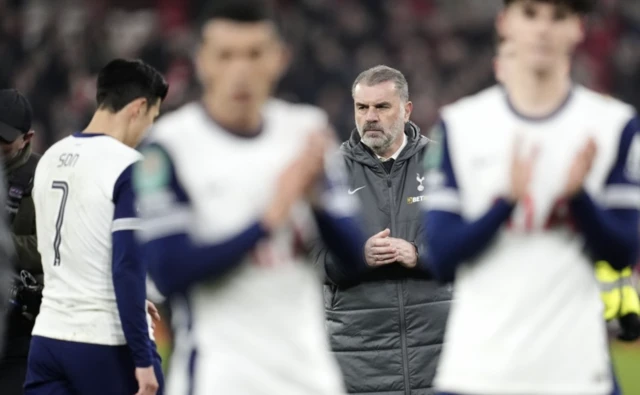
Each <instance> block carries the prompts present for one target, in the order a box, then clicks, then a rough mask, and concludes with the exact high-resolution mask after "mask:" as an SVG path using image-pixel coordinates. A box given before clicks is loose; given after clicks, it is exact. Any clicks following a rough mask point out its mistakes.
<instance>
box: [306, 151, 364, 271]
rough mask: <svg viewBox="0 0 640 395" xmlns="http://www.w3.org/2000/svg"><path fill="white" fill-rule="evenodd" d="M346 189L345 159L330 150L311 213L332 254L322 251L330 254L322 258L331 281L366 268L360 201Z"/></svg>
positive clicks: (338, 153) (337, 152)
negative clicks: (312, 212)
mask: <svg viewBox="0 0 640 395" xmlns="http://www.w3.org/2000/svg"><path fill="white" fill-rule="evenodd" d="M347 190H348V184H347V177H346V169H345V166H344V158H343V157H342V154H341V153H340V152H339V151H338V150H332V151H329V152H328V153H327V155H326V157H325V172H324V177H323V178H322V180H321V182H320V183H319V185H318V191H317V196H316V200H315V204H314V215H315V219H316V223H317V225H318V230H319V232H320V235H321V237H322V241H323V242H324V244H325V245H326V246H327V248H328V249H329V252H330V253H331V254H325V256H326V257H331V259H324V265H325V273H326V274H327V276H328V277H329V279H330V280H332V281H334V282H341V281H343V280H344V279H345V278H353V277H354V276H355V275H357V274H358V273H360V272H363V271H364V270H365V269H366V267H367V265H366V261H365V258H364V245H365V243H366V241H367V239H366V237H365V236H364V233H363V231H362V227H361V221H360V210H359V202H358V200H357V198H356V197H354V196H351V195H349V194H348V193H347ZM334 258H335V259H334Z"/></svg>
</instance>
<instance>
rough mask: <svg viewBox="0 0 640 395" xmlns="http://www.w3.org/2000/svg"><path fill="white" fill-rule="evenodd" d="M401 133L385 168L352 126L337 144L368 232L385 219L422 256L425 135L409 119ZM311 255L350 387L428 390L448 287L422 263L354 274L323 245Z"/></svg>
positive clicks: (357, 390) (388, 393)
mask: <svg viewBox="0 0 640 395" xmlns="http://www.w3.org/2000/svg"><path fill="white" fill-rule="evenodd" d="M405 134H406V136H407V139H408V140H407V145H406V146H405V148H404V149H403V150H402V152H401V153H400V155H399V157H398V159H397V160H396V161H395V163H394V164H393V167H392V168H391V170H390V173H389V174H387V172H386V171H385V169H384V168H383V166H382V162H381V161H380V160H379V159H378V158H377V157H376V156H375V154H373V152H371V151H370V150H369V149H368V148H367V147H365V146H364V145H363V144H361V143H360V135H359V134H358V132H357V130H354V131H353V133H352V135H351V138H350V140H348V141H346V142H345V143H343V144H342V146H341V151H342V153H343V154H344V158H345V161H346V167H347V172H348V177H349V183H350V184H349V186H350V193H354V194H355V195H357V196H358V198H359V199H360V200H361V202H362V215H363V220H364V229H365V232H366V233H367V236H372V235H374V234H376V233H378V232H380V231H381V230H383V229H385V228H387V227H388V228H389V229H390V230H391V236H392V237H396V238H401V239H404V240H407V241H409V242H411V243H415V244H416V245H417V246H418V247H419V248H418V249H419V253H420V256H421V257H422V258H424V256H425V254H424V250H423V248H422V247H421V246H422V240H423V239H424V237H423V230H424V228H423V223H422V217H421V214H420V201H421V198H422V196H423V195H424V185H423V183H424V179H423V170H422V160H423V156H424V152H425V149H426V146H427V142H428V139H427V138H425V137H423V136H421V135H420V130H419V128H418V127H417V126H416V125H415V124H413V123H411V122H410V123H407V124H406V127H405ZM359 188H360V189H359ZM356 190H357V191H356ZM354 191H356V192H354ZM313 255H314V259H315V261H316V264H317V265H318V266H321V267H323V268H324V273H325V279H326V281H325V287H324V293H325V295H324V296H325V297H324V301H325V310H326V315H327V324H326V327H327V331H328V333H329V337H330V343H331V347H332V349H333V352H334V354H335V356H336V358H337V360H338V362H339V364H340V367H341V369H342V373H343V376H344V379H345V383H346V386H347V389H348V391H349V393H354V394H365V393H366V394H385V395H396V394H397V395H400V394H403V395H404V394H407V395H409V394H411V395H427V394H429V395H430V394H433V393H434V390H433V389H432V381H433V377H434V375H435V370H436V366H437V363H438V357H439V355H440V349H441V345H442V342H443V337H444V328H445V324H446V320H447V315H448V312H449V305H450V300H451V289H450V287H448V286H441V285H439V284H438V283H437V282H436V281H435V280H433V279H432V277H431V275H430V274H429V272H428V270H426V268H425V267H424V264H421V265H419V266H417V267H416V268H414V269H407V268H404V267H403V266H401V265H400V264H397V263H396V264H391V265H387V266H383V267H379V268H375V269H372V268H369V269H368V270H367V271H365V272H364V273H360V274H359V275H358V276H357V278H354V277H353V276H348V275H347V274H346V273H347V272H345V271H344V270H342V268H341V266H340V264H339V263H338V262H337V260H335V259H334V258H333V257H332V256H331V254H330V253H328V252H327V250H326V249H325V248H323V247H321V246H317V247H316V248H315V249H314V251H313Z"/></svg>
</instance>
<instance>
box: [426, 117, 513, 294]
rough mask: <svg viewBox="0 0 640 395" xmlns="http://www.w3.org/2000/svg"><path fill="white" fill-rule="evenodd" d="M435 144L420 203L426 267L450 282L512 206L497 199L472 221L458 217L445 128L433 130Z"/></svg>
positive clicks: (429, 153)
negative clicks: (423, 199)
mask: <svg viewBox="0 0 640 395" xmlns="http://www.w3.org/2000/svg"><path fill="white" fill-rule="evenodd" d="M433 137H434V138H435V139H436V141H434V142H432V143H430V147H428V148H427V154H426V156H425V177H426V178H427V185H428V186H427V188H428V189H427V198H426V200H425V201H424V203H423V207H424V214H423V215H424V222H425V231H426V246H427V257H426V265H427V266H428V267H429V268H430V269H431V271H432V273H433V274H434V276H435V277H436V278H437V279H438V280H440V281H453V279H454V277H455V272H456V269H457V268H458V265H460V264H461V263H462V262H464V261H466V260H468V259H470V258H472V257H473V256H475V255H477V254H478V253H480V252H481V251H483V250H484V249H485V248H486V246H487V245H488V244H489V242H490V241H491V240H492V239H493V237H494V236H495V235H496V233H497V231H498V230H499V229H500V227H501V226H502V224H503V223H504V222H505V221H506V220H507V219H508V218H509V216H510V215H511V212H512V211H513V208H514V205H513V204H512V203H509V202H508V201H507V200H506V199H498V200H497V201H496V202H495V203H494V204H493V205H492V206H491V208H489V210H488V211H487V212H486V213H485V214H484V215H482V216H481V217H480V218H478V219H477V220H475V221H471V222H469V221H466V220H465V219H464V218H462V216H461V201H460V191H459V189H458V183H457V180H456V175H455V171H454V168H453V164H452V161H451V155H450V154H451V153H450V150H449V144H448V142H447V135H446V125H445V124H444V122H441V123H440V125H439V126H438V127H437V128H436V129H434V136H433Z"/></svg>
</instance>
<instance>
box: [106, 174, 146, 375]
mask: <svg viewBox="0 0 640 395" xmlns="http://www.w3.org/2000/svg"><path fill="white" fill-rule="evenodd" d="M132 166H133V165H131V166H129V167H127V168H126V169H125V170H124V171H123V172H122V174H121V175H120V177H119V178H118V180H117V181H116V184H115V187H114V191H113V203H114V206H115V210H114V217H113V224H112V234H111V239H112V244H113V254H112V260H113V263H112V272H113V273H112V275H113V289H114V291H115V295H116V304H117V306H118V313H119V314H120V321H121V323H122V330H123V332H124V336H125V339H126V340H127V345H128V346H129V348H130V350H131V353H132V355H133V360H134V363H135V365H136V367H137V368H146V367H149V366H152V365H153V359H152V358H153V357H152V348H151V341H150V338H149V327H148V325H147V317H146V284H145V283H146V270H145V267H144V263H143V261H142V260H141V259H140V256H139V252H138V249H137V244H136V241H135V234H134V231H135V230H136V229H137V228H138V227H139V222H138V218H136V210H135V203H134V194H133V188H132V185H131V173H132Z"/></svg>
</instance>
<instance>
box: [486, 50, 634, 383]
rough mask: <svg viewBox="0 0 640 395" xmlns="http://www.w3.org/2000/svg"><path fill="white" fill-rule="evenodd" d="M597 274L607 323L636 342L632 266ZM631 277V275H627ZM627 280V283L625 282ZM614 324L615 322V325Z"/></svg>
mask: <svg viewBox="0 0 640 395" xmlns="http://www.w3.org/2000/svg"><path fill="white" fill-rule="evenodd" d="M514 59H515V48H514V46H513V43H511V42H510V41H509V40H504V39H501V40H500V42H499V44H498V48H497V56H496V59H495V72H496V80H497V81H498V82H500V83H502V84H504V83H505V78H508V73H509V70H511V69H512V68H513V63H514ZM595 276H596V279H597V280H598V283H599V287H600V297H601V299H602V302H603V304H604V319H605V321H606V322H607V323H609V322H611V321H614V320H617V322H616V323H619V327H620V331H619V334H618V338H619V339H621V340H623V341H635V340H636V339H637V334H636V333H637V329H636V326H635V321H634V319H636V318H637V315H636V314H635V312H636V311H637V310H640V307H638V294H637V291H636V290H635V289H634V288H633V286H632V283H631V278H630V276H631V267H630V266H627V267H626V268H624V269H623V270H615V269H613V268H612V267H611V265H609V264H608V263H607V262H605V261H598V262H596V264H595ZM627 276H628V277H627ZM625 280H627V281H628V282H625ZM612 326H613V325H612ZM612 378H613V380H614V386H615V389H614V391H613V394H618V392H616V391H619V387H618V382H617V380H616V377H615V374H614V375H613V376H612Z"/></svg>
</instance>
